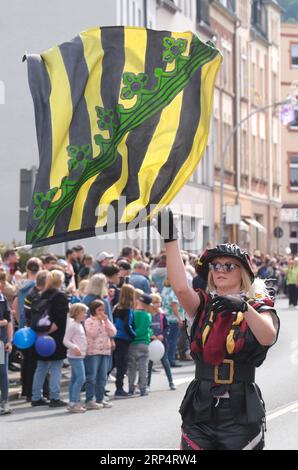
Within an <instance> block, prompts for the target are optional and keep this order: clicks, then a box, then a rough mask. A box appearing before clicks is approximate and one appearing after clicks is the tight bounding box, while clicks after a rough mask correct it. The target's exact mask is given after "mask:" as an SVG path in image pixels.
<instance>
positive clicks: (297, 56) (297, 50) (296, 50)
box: [291, 44, 298, 68]
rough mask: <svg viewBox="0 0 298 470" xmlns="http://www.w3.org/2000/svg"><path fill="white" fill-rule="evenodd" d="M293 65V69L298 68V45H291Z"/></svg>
mask: <svg viewBox="0 0 298 470" xmlns="http://www.w3.org/2000/svg"><path fill="white" fill-rule="evenodd" d="M291 63H292V67H295V68H296V67H297V68H298V44H292V45H291Z"/></svg>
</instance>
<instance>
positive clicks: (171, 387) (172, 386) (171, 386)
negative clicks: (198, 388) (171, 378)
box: [169, 382, 176, 390]
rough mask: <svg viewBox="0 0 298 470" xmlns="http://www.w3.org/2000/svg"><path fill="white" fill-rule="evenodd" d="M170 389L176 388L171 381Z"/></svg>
mask: <svg viewBox="0 0 298 470" xmlns="http://www.w3.org/2000/svg"><path fill="white" fill-rule="evenodd" d="M169 386H170V390H176V385H175V384H174V383H173V382H172V383H170V384H169Z"/></svg>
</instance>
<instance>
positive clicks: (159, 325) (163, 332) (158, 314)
mask: <svg viewBox="0 0 298 470" xmlns="http://www.w3.org/2000/svg"><path fill="white" fill-rule="evenodd" d="M152 304H153V316H152V325H151V328H152V331H153V335H154V336H152V337H151V340H154V339H159V340H160V341H161V342H162V343H163V345H164V347H165V353H164V355H163V357H162V358H161V363H162V365H163V368H164V370H165V373H166V375H167V378H168V381H169V387H170V389H171V390H176V386H175V384H174V382H173V377H172V372H171V366H170V362H169V359H168V354H167V334H168V331H169V324H168V321H167V319H166V316H165V314H164V313H163V311H162V310H161V296H160V295H159V294H152ZM152 368H153V362H152V361H149V365H148V387H150V383H151V375H152Z"/></svg>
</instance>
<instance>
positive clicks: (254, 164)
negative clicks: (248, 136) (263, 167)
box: [251, 135, 257, 178]
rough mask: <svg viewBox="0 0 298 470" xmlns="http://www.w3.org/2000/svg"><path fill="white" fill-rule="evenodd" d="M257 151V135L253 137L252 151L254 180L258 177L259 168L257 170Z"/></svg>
mask: <svg viewBox="0 0 298 470" xmlns="http://www.w3.org/2000/svg"><path fill="white" fill-rule="evenodd" d="M256 151H257V137H256V136H255V135H253V136H252V149H251V152H252V153H251V168H252V176H253V177H254V178H256V177H257V168H256V162H257V160H256Z"/></svg>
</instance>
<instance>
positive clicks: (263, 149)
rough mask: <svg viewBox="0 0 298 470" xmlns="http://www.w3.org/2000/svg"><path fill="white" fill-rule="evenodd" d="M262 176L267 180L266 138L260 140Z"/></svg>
mask: <svg viewBox="0 0 298 470" xmlns="http://www.w3.org/2000/svg"><path fill="white" fill-rule="evenodd" d="M260 177H261V179H262V180H263V181H264V180H266V142H265V140H264V139H261V140H260Z"/></svg>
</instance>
